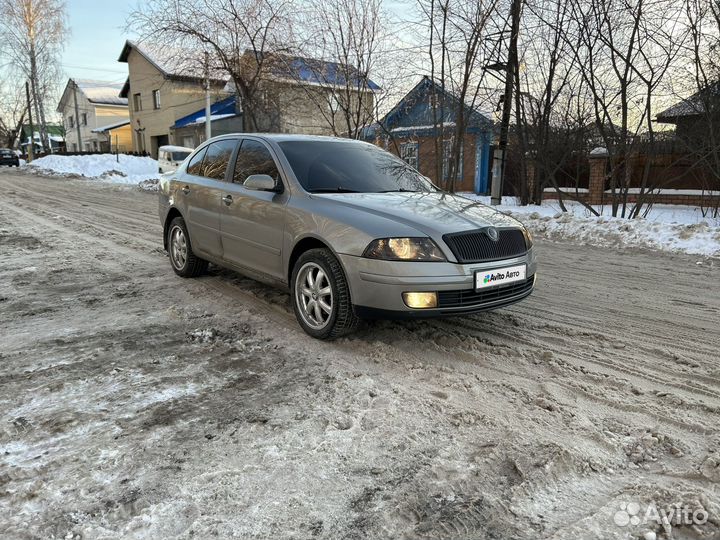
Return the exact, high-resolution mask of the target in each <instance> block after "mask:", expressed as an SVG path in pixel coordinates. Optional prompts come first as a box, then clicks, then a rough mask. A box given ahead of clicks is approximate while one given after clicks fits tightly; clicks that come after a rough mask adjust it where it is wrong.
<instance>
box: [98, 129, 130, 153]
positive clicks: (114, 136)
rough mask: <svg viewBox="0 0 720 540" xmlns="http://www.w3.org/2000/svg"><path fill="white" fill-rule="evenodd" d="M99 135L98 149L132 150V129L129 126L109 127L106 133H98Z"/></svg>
mask: <svg viewBox="0 0 720 540" xmlns="http://www.w3.org/2000/svg"><path fill="white" fill-rule="evenodd" d="M98 135H99V136H100V139H101V142H100V150H102V151H104V152H115V151H118V152H132V151H133V141H132V130H131V129H130V126H129V125H127V126H121V127H119V128H115V129H111V130H110V131H108V132H107V133H98Z"/></svg>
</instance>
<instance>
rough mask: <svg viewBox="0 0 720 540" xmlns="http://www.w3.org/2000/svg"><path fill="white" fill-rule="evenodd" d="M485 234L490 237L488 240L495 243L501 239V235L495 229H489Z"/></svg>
mask: <svg viewBox="0 0 720 540" xmlns="http://www.w3.org/2000/svg"><path fill="white" fill-rule="evenodd" d="M485 233H486V234H487V235H488V238H489V239H490V240H492V241H493V242H497V241H498V238H500V233H498V230H497V229H496V228H495V227H488V228H487V229H485Z"/></svg>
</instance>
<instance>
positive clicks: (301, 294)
mask: <svg viewBox="0 0 720 540" xmlns="http://www.w3.org/2000/svg"><path fill="white" fill-rule="evenodd" d="M318 271H320V272H322V277H319V276H320V274H319V273H318ZM308 273H309V274H310V277H311V278H313V279H311V280H310V281H308ZM318 277H319V279H318ZM311 281H313V282H315V283H314V286H313V285H311ZM318 281H319V283H318ZM290 283H291V286H290V293H291V299H292V305H293V310H294V311H295V317H296V318H297V320H298V323H299V324H300V326H301V327H302V329H303V330H304V331H305V332H306V333H307V334H308V335H310V336H312V337H314V338H317V339H335V338H338V337H340V336H344V335H346V334H349V333H350V332H353V331H354V330H355V329H356V328H357V325H358V323H359V321H360V320H359V319H358V318H357V316H356V315H355V312H354V311H353V306H352V302H351V299H350V288H349V287H348V283H347V279H346V278H345V273H344V272H343V269H342V267H341V266H340V262H339V261H338V260H337V258H336V257H335V255H333V253H332V252H331V251H330V250H329V249H310V250H308V251H306V252H305V253H303V254H302V255H300V257H299V258H298V260H297V262H296V263H295V266H294V267H293V271H292V277H291V280H290ZM328 288H329V289H330V296H329V299H330V303H329V304H328V302H327V300H328V296H327V292H326V290H327V289H328ZM311 291H312V294H310V292H311ZM323 293H324V294H323ZM309 306H312V307H309ZM328 306H329V308H330V309H329V311H328V309H327V308H328ZM318 310H319V311H318ZM318 313H319V317H318V315H317V314H318ZM318 318H319V319H320V320H318ZM313 323H316V324H313Z"/></svg>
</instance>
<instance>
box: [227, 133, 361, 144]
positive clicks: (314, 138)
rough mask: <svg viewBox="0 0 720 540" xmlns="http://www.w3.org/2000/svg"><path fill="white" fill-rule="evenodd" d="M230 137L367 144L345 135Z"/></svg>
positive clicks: (287, 134)
mask: <svg viewBox="0 0 720 540" xmlns="http://www.w3.org/2000/svg"><path fill="white" fill-rule="evenodd" d="M227 136H228V137H231V136H234V137H245V136H247V137H258V138H261V139H265V140H268V141H274V142H278V143H280V142H289V141H321V142H329V143H332V142H345V143H359V144H367V143H365V142H363V141H358V140H356V139H347V138H345V137H328V136H325V135H300V134H293V133H232V134H228V135H227Z"/></svg>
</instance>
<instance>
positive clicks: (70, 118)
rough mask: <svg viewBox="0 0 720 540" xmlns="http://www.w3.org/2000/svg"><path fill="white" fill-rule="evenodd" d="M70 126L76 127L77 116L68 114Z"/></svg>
mask: <svg viewBox="0 0 720 540" xmlns="http://www.w3.org/2000/svg"><path fill="white" fill-rule="evenodd" d="M68 126H70V127H71V128H74V127H75V118H73V117H72V116H68Z"/></svg>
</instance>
